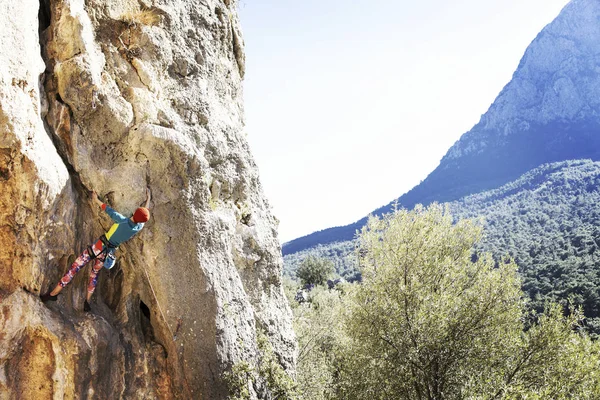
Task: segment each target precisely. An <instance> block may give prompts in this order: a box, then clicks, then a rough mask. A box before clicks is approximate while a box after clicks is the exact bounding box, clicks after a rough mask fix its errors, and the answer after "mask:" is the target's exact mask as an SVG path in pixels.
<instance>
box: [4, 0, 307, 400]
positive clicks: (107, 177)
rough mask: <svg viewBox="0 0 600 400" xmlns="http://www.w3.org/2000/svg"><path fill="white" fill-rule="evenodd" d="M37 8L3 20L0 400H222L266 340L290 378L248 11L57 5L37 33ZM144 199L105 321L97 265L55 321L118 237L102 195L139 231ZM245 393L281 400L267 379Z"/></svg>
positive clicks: (216, 5) (14, 9)
mask: <svg viewBox="0 0 600 400" xmlns="http://www.w3.org/2000/svg"><path fill="white" fill-rule="evenodd" d="M39 5H40V3H38V2H34V1H30V0H25V1H23V2H14V3H10V4H9V3H6V2H5V3H3V4H2V5H0V23H1V24H2V26H4V27H5V28H3V30H2V33H1V34H0V53H1V54H0V72H1V75H0V105H1V108H0V126H1V127H2V136H0V157H1V158H0V183H1V185H2V187H1V190H0V209H1V210H2V211H1V212H0V240H2V242H3V247H2V248H1V249H0V291H1V292H0V310H2V312H1V313H0V348H1V349H2V350H1V351H0V398H1V399H4V398H15V396H18V393H28V392H27V390H30V391H31V393H34V391H35V390H36V387H39V388H40V390H41V388H42V387H43V389H44V390H45V392H44V396H45V397H44V396H42V397H39V398H83V397H89V396H91V397H93V398H184V399H192V398H193V399H220V398H225V397H226V396H227V387H226V386H227V385H226V383H225V382H224V380H223V373H224V372H226V371H228V370H230V369H231V367H232V366H234V365H236V364H238V363H240V362H248V363H249V364H250V365H251V366H256V365H258V364H259V363H260V360H261V350H260V349H259V347H258V344H257V337H258V336H259V335H261V334H264V335H266V337H267V338H268V342H269V343H270V346H272V348H273V350H274V352H275V354H276V356H277V359H278V361H279V363H280V364H281V366H282V367H283V368H284V370H285V371H287V372H288V373H289V374H290V375H293V373H294V368H295V357H296V355H295V354H296V343H295V337H294V334H293V331H292V325H291V312H290V310H289V307H288V304H287V301H286V299H285V296H284V294H283V289H282V285H281V280H280V276H281V268H282V261H281V252H280V245H279V241H278V239H277V232H276V226H277V222H276V219H275V218H274V217H273V215H272V214H271V211H270V207H269V204H268V202H267V201H266V199H265V198H264V196H263V194H262V189H261V185H260V181H259V176H258V171H257V167H256V165H255V163H254V161H253V159H252V156H251V154H250V151H249V149H248V144H247V142H246V139H245V133H244V130H243V127H244V120H243V104H242V79H243V76H244V63H245V59H244V53H243V39H242V37H241V31H240V24H239V20H238V16H237V12H236V8H237V3H236V2H235V1H230V0H224V1H216V0H192V1H185V2H183V1H177V2H166V1H161V0H156V1H140V2H138V1H133V0H124V1H117V0H101V1H100V0H89V1H86V2H84V1H83V0H46V1H44V0H43V1H42V2H41V5H42V9H41V12H40V14H39V15H40V17H39V19H38V6H39ZM39 43H41V44H42V46H41V48H40V45H39ZM147 186H149V187H150V188H151V189H152V194H153V198H152V203H151V213H152V217H151V219H150V221H149V222H148V223H147V224H146V227H145V228H144V230H143V231H142V233H140V234H139V235H138V236H136V237H135V238H134V239H133V240H131V241H130V242H128V243H126V244H125V245H123V246H121V248H120V249H119V252H118V262H117V266H116V267H115V268H114V269H113V270H111V271H110V272H109V271H102V272H101V274H100V278H99V280H100V283H99V285H98V288H97V290H96V294H95V295H94V298H93V301H92V310H93V313H92V314H84V313H83V312H82V310H81V309H82V303H83V298H84V295H85V289H84V288H83V286H85V285H86V283H87V273H88V268H89V267H87V268H85V269H83V270H82V271H80V273H79V274H78V275H77V276H76V278H75V279H74V280H73V282H72V283H71V285H70V286H69V287H68V288H67V289H65V290H64V291H63V294H61V296H59V301H58V302H57V303H56V304H50V305H49V306H48V307H46V306H45V305H43V304H42V303H41V302H40V301H39V299H38V298H37V295H38V294H39V293H40V292H45V291H47V290H48V289H50V288H51V287H53V286H54V285H55V284H56V282H57V280H58V279H59V278H60V277H61V276H62V274H64V273H65V272H66V270H67V268H68V267H69V265H70V263H71V262H72V261H73V259H74V256H75V255H76V253H79V252H80V251H82V250H83V249H84V248H85V247H86V246H88V245H89V244H90V243H91V242H92V241H93V240H95V239H96V238H97V237H98V236H100V235H101V234H102V233H103V232H104V231H106V230H107V229H108V228H109V227H110V224H111V221H110V219H109V218H108V217H107V216H106V215H104V214H103V213H102V212H101V211H100V210H97V209H96V208H95V207H94V206H93V205H92V203H91V201H89V198H88V196H89V191H91V190H95V191H97V192H98V193H99V194H100V196H101V198H103V200H104V201H105V202H107V203H108V204H109V205H111V206H112V207H113V208H115V209H117V210H118V211H120V212H122V213H123V214H125V215H127V214H129V215H130V214H131V213H132V212H133V211H134V210H135V208H136V207H138V206H139V205H140V204H141V203H142V202H143V200H144V191H145V188H146V187H147ZM5 244H7V245H5ZM36 385H37V386H36ZM249 385H251V386H252V387H251V388H250V390H249V391H250V393H251V394H252V396H253V397H259V398H268V397H269V388H268V387H267V385H266V383H265V381H264V379H263V377H261V376H258V375H257V376H255V377H254V379H253V380H251V381H249ZM46 394H47V396H46Z"/></svg>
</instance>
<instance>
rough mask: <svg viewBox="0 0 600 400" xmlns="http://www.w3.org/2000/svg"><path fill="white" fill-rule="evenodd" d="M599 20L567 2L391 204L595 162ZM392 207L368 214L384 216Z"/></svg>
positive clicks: (581, 0) (291, 247)
mask: <svg viewBox="0 0 600 400" xmlns="http://www.w3.org/2000/svg"><path fill="white" fill-rule="evenodd" d="M599 20H600V2H599V1H598V0H571V2H569V3H568V4H567V6H565V8H564V9H563V10H562V12H561V13H560V14H559V16H558V17H557V18H556V19H555V20H554V21H552V22H551V23H550V24H548V25H547V26H546V27H545V28H544V29H543V30H542V31H541V32H540V34H539V35H538V36H537V38H535V40H534V41H533V42H532V43H531V44H530V46H529V47H528V49H527V51H526V52H525V55H524V56H523V58H522V60H521V62H520V64H519V66H518V68H517V70H516V71H515V73H514V75H513V78H512V80H511V81H510V82H509V83H508V84H507V85H506V87H505V88H504V89H503V90H502V92H501V93H500V94H499V95H498V97H497V98H496V100H495V102H494V104H492V106H491V107H490V108H489V110H488V112H487V113H486V114H485V115H483V116H482V117H481V120H480V121H479V123H477V124H476V125H475V126H474V127H473V129H471V130H470V131H469V132H467V133H465V134H464V135H463V136H462V137H461V138H460V140H458V141H457V142H456V143H455V144H454V146H452V147H451V148H450V150H449V151H448V153H447V154H446V155H445V156H444V158H443V159H442V160H441V162H440V165H439V166H438V167H437V168H436V169H435V170H434V171H433V172H432V173H431V174H429V176H428V177H427V178H426V179H425V180H424V181H423V182H421V183H420V184H419V185H417V186H416V187H414V188H413V189H411V190H410V191H409V192H408V193H405V194H404V195H403V196H401V197H400V198H399V199H397V201H398V203H399V204H400V205H401V206H403V207H406V208H412V207H414V206H415V204H418V203H421V204H429V203H431V202H433V201H437V202H446V201H453V200H457V199H460V198H462V197H464V196H466V195H469V194H473V193H478V192H482V191H484V190H489V189H494V188H497V187H500V186H501V185H503V184H505V183H507V182H510V181H512V180H514V179H517V178H518V177H519V176H521V175H522V174H524V173H525V172H527V171H529V170H531V169H533V168H536V167H538V166H539V165H542V164H544V163H549V162H557V161H564V160H572V159H592V160H600V24H599V23H598V21H599ZM399 173H401V171H400V172H399ZM394 203H395V201H393V202H391V203H390V204H388V205H387V206H385V207H382V208H380V209H378V210H375V211H374V212H373V213H374V214H381V213H384V212H389V211H391V210H392V208H393V205H394ZM365 223H366V218H363V219H361V220H360V221H357V222H355V223H354V224H350V225H347V226H343V227H336V228H330V229H326V230H323V231H320V232H315V233H313V234H311V235H308V236H305V237H302V238H298V239H295V240H293V241H291V242H289V243H286V244H284V246H283V253H284V254H292V253H295V252H297V251H300V250H303V249H306V248H310V247H313V246H316V245H318V244H325V243H331V242H336V241H344V240H351V239H352V238H353V236H354V234H355V232H356V230H357V229H359V228H360V227H362V226H363V225H364V224H365Z"/></svg>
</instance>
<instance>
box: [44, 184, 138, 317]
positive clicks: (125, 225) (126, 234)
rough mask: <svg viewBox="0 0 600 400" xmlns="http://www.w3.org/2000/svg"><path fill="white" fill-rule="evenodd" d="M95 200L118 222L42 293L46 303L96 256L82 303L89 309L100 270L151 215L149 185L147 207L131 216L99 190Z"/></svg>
mask: <svg viewBox="0 0 600 400" xmlns="http://www.w3.org/2000/svg"><path fill="white" fill-rule="evenodd" d="M92 200H93V201H94V203H96V204H98V206H100V207H102V210H104V211H106V213H107V214H108V215H109V216H110V217H111V218H112V220H113V221H115V223H114V224H113V225H112V227H111V228H110V229H109V231H108V232H106V233H105V234H104V235H102V236H101V237H100V239H98V241H97V242H96V243H94V244H92V245H91V246H90V247H88V248H87V249H85V250H84V251H83V253H81V255H80V256H79V257H77V259H76V260H75V262H74V263H73V264H72V265H71V268H69V270H68V271H67V273H66V274H65V275H64V276H63V277H62V279H61V280H60V281H59V282H58V284H57V285H56V287H55V288H54V289H53V290H52V291H51V292H49V293H46V294H44V295H41V296H40V298H41V299H42V301H43V302H44V303H45V302H47V301H56V299H57V297H58V294H59V293H60V292H61V291H62V290H63V288H64V287H65V286H67V285H68V284H69V282H71V280H72V279H73V277H74V276H75V274H76V273H77V272H78V271H79V270H80V269H81V268H82V267H83V266H84V265H86V264H87V263H88V262H90V261H91V260H95V262H94V265H93V267H92V270H91V271H90V279H89V281H88V287H87V290H88V292H87V298H86V300H85V302H84V303H83V309H84V311H90V310H91V308H90V303H89V301H90V298H91V297H92V294H93V293H94V290H95V289H96V284H97V283H98V272H100V270H101V269H102V267H103V266H104V267H105V268H107V269H111V268H112V267H113V265H114V264H115V251H116V249H117V247H119V245H120V244H121V243H123V242H126V241H127V240H129V239H131V238H132V237H133V236H134V235H135V234H136V233H138V232H139V231H141V230H142V228H143V227H144V223H145V222H147V221H148V219H150V211H149V210H148V207H149V205H150V189H146V203H145V204H144V207H139V208H138V209H137V210H135V212H134V213H133V216H132V217H131V218H126V217H124V216H123V215H121V214H119V213H118V212H116V211H115V210H113V209H112V208H110V207H108V206H107V205H106V204H104V203H103V202H101V201H100V200H99V199H98V194H97V193H96V192H92Z"/></svg>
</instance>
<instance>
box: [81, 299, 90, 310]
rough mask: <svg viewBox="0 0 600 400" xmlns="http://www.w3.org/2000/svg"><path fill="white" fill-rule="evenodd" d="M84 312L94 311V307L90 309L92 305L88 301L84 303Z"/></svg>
mask: <svg viewBox="0 0 600 400" xmlns="http://www.w3.org/2000/svg"><path fill="white" fill-rule="evenodd" d="M83 311H85V312H88V311H92V307H90V303H88V301H87V300H86V301H85V302H84V303H83Z"/></svg>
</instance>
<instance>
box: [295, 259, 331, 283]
mask: <svg viewBox="0 0 600 400" xmlns="http://www.w3.org/2000/svg"><path fill="white" fill-rule="evenodd" d="M333 270H334V268H333V262H331V261H330V260H327V259H324V258H317V257H314V256H308V257H306V258H305V259H304V260H303V261H302V263H301V264H300V267H298V270H297V271H296V277H297V278H298V279H300V281H301V282H302V284H303V285H306V284H314V285H323V284H324V283H325V282H326V281H327V279H328V278H329V277H330V276H331V275H332V274H333Z"/></svg>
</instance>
